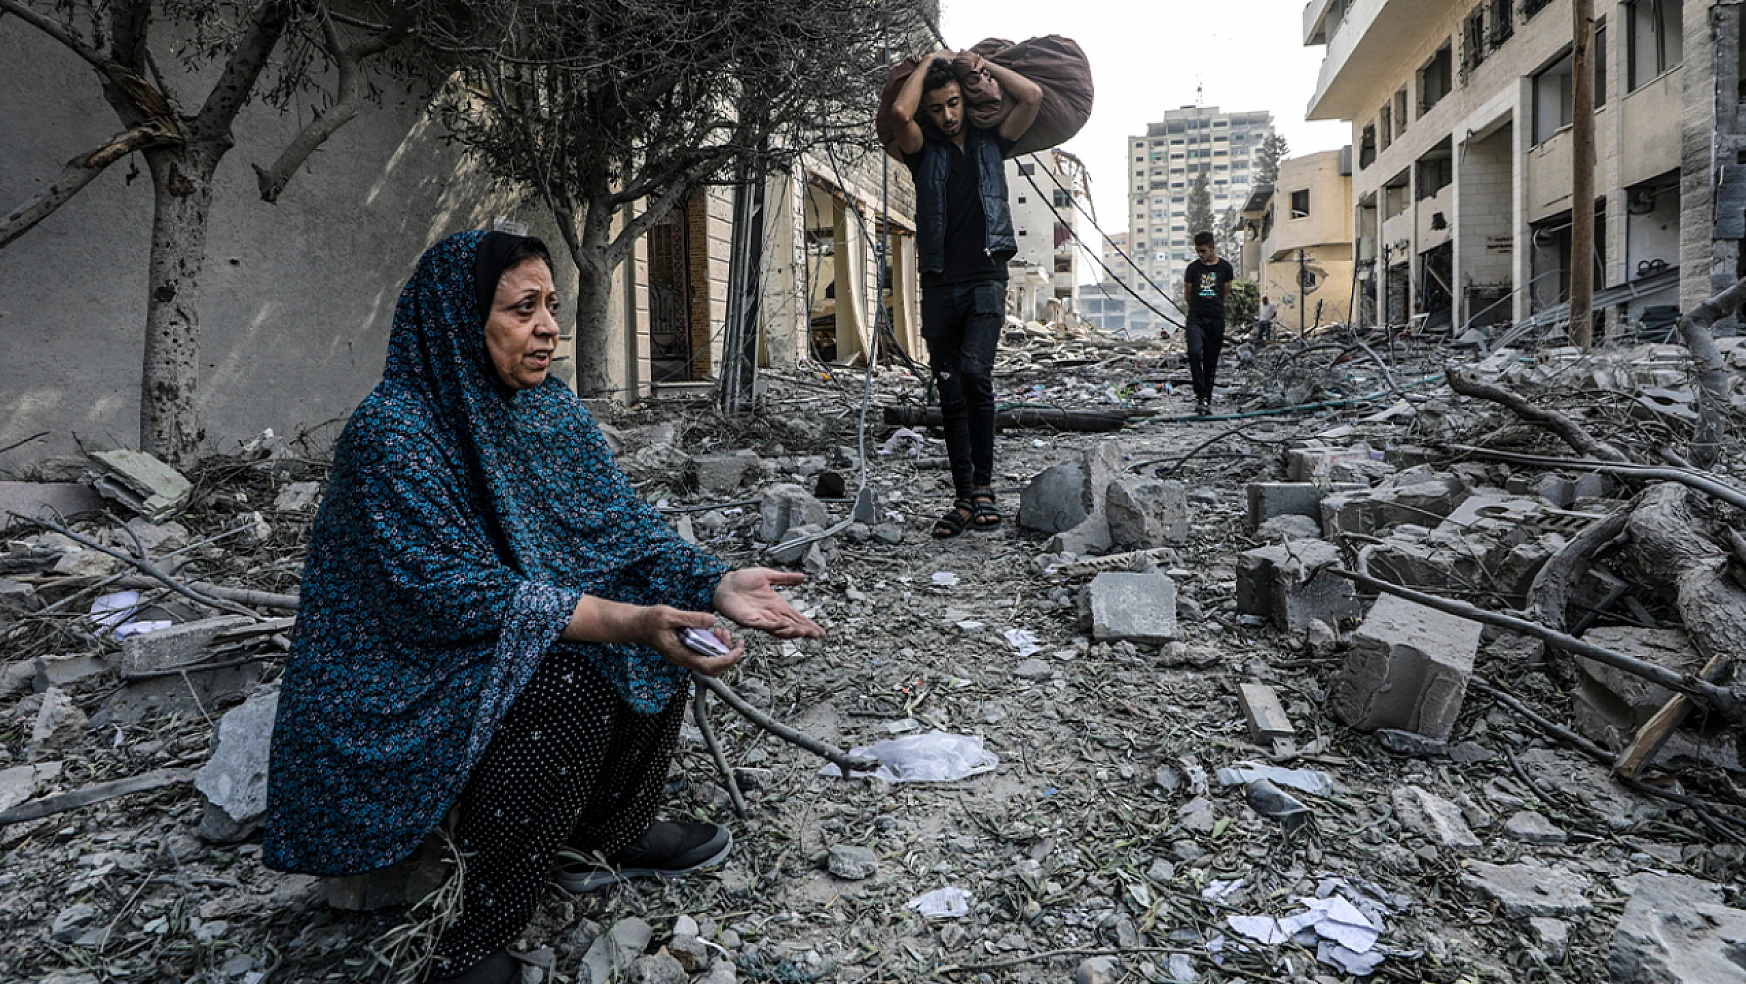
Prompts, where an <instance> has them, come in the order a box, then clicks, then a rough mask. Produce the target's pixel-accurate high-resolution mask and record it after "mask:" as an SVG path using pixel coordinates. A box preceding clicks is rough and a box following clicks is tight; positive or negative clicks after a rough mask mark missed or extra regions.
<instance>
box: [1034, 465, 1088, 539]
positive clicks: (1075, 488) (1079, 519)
mask: <svg viewBox="0 0 1746 984" xmlns="http://www.w3.org/2000/svg"><path fill="white" fill-rule="evenodd" d="M1089 484H1090V483H1089V482H1088V481H1087V476H1086V473H1085V464H1084V462H1081V461H1064V462H1062V463H1061V464H1058V465H1051V466H1050V467H1048V468H1045V469H1043V470H1042V471H1041V472H1039V473H1038V474H1037V476H1036V477H1035V478H1033V479H1031V481H1030V484H1028V485H1026V486H1025V487H1024V490H1023V491H1022V492H1020V493H1019V511H1018V524H1019V525H1020V526H1021V527H1023V528H1025V529H1027V530H1031V531H1033V532H1036V533H1063V532H1066V531H1067V530H1070V529H1073V528H1074V527H1076V526H1078V525H1079V524H1080V523H1083V522H1085V520H1086V517H1088V516H1090V515H1091V510H1092V506H1093V502H1092V501H1091V498H1090V494H1089V491H1088V486H1089Z"/></svg>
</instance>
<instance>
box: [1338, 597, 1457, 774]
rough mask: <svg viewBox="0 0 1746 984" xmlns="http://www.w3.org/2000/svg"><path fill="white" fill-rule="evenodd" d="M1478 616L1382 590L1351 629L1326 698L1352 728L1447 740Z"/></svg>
mask: <svg viewBox="0 0 1746 984" xmlns="http://www.w3.org/2000/svg"><path fill="white" fill-rule="evenodd" d="M1479 635H1480V625H1479V623H1478V622H1474V621H1471V620H1469V619H1465V618H1460V617H1458V616H1455V615H1448V614H1445V613H1443V612H1439V611H1437V610H1435V609H1432V608H1427V607H1425V606H1424V605H1420V604H1418V603H1416V602H1411V601H1407V600H1405V599H1402V598H1396V597H1394V596H1393V595H1383V596H1382V597H1380V598H1378V599H1376V604H1375V605H1374V606H1373V607H1372V608H1371V609H1370V614H1369V615H1368V616H1366V617H1365V619H1364V624H1363V625H1361V626H1359V628H1358V630H1357V631H1355V632H1353V633H1352V638H1351V640H1350V644H1349V653H1348V655H1347V657H1346V662H1345V665H1344V666H1343V667H1341V670H1340V673H1339V676H1338V677H1337V678H1336V680H1335V681H1334V686H1333V691H1332V693H1331V694H1330V696H1329V704H1330V706H1331V707H1332V708H1333V711H1334V713H1335V714H1336V715H1337V716H1338V717H1339V718H1340V720H1342V721H1345V722H1346V723H1347V724H1349V725H1352V726H1353V727H1355V728H1359V729H1362V730H1365V731H1372V730H1375V729H1377V728H1395V729H1398V730H1401V731H1414V732H1417V733H1419V734H1421V735H1425V736H1426V737H1429V738H1434V739H1436V740H1437V741H1448V740H1449V735H1450V734H1451V733H1452V732H1453V731H1454V729H1455V719H1456V717H1457V716H1458V715H1459V714H1460V713H1461V702H1462V700H1463V699H1464V698H1465V697H1466V695H1467V678H1468V677H1469V676H1471V675H1472V674H1473V657H1474V654H1475V653H1477V652H1478V650H1479Z"/></svg>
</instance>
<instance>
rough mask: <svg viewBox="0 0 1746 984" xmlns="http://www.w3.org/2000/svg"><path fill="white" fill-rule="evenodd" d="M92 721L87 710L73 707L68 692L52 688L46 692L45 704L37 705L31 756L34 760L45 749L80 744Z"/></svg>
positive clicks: (31, 730) (31, 736)
mask: <svg viewBox="0 0 1746 984" xmlns="http://www.w3.org/2000/svg"><path fill="white" fill-rule="evenodd" d="M89 724H90V721H89V720H88V719H87V718H86V717H85V712H84V711H81V710H79V709H78V708H77V707H74V706H73V700H72V698H71V697H68V696H67V694H66V691H64V690H62V689H60V688H59V687H50V688H49V689H48V690H46V691H44V692H43V695H42V704H41V706H39V707H38V708H37V711H36V720H35V721H34V722H33V723H32V724H31V728H30V755H31V757H32V758H33V759H34V758H37V757H39V756H41V755H42V754H43V753H45V752H48V751H52V750H55V749H60V748H66V747H68V746H71V745H75V744H77V743H78V742H79V741H80V740H81V739H83V738H84V736H85V728H86V726H87V725H89Z"/></svg>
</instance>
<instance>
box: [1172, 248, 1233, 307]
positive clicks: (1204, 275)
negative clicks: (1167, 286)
mask: <svg viewBox="0 0 1746 984" xmlns="http://www.w3.org/2000/svg"><path fill="white" fill-rule="evenodd" d="M1182 279H1184V280H1186V281H1188V316H1189V317H1191V318H1205V319H1207V320H1209V321H1223V320H1225V291H1224V288H1225V287H1226V286H1227V285H1228V284H1230V282H1231V281H1233V280H1236V279H1237V271H1236V270H1233V269H1232V268H1231V262H1230V261H1229V260H1220V261H1218V262H1217V263H1214V264H1212V265H1211V266H1208V265H1207V264H1205V263H1202V262H1200V261H1199V260H1195V261H1194V262H1193V263H1190V264H1189V265H1188V272H1187V273H1185V274H1183V277H1182Z"/></svg>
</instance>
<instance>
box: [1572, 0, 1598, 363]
mask: <svg viewBox="0 0 1746 984" xmlns="http://www.w3.org/2000/svg"><path fill="white" fill-rule="evenodd" d="M1571 6H1572V9H1573V12H1574V20H1575V25H1574V30H1575V35H1576V37H1575V44H1574V45H1573V46H1572V49H1571V62H1572V64H1571V71H1572V72H1574V73H1575V76H1576V77H1575V78H1574V79H1573V80H1572V85H1571V104H1572V105H1571V107H1570V114H1571V126H1570V138H1571V151H1572V153H1571V155H1570V156H1571V168H1572V174H1571V182H1570V341H1571V343H1572V344H1574V345H1575V346H1576V347H1577V348H1580V349H1584V350H1587V349H1589V348H1592V347H1593V346H1594V0H1574V3H1573V4H1572V5H1571Z"/></svg>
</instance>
